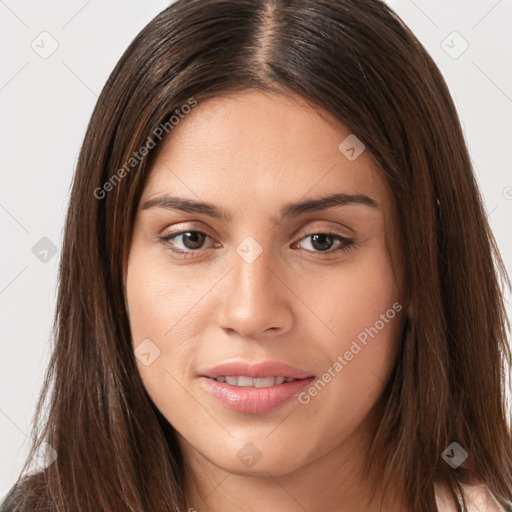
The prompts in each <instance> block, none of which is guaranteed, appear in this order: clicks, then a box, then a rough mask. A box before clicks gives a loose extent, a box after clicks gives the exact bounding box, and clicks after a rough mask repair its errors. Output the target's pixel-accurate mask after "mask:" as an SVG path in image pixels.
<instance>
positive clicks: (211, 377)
mask: <svg viewBox="0 0 512 512" xmlns="http://www.w3.org/2000/svg"><path fill="white" fill-rule="evenodd" d="M313 379H314V375H313V374H312V373H310V372H307V371H305V370H302V369H299V368H295V367H293V366H290V365H287V364H284V363H279V362H276V361H264V362H261V363H253V364H251V363H247V362H244V361H233V362H228V363H224V364H221V365H218V366H215V367H214V368H210V369H208V370H205V371H203V372H201V375H200V377H199V381H200V384H201V386H202V387H203V389H204V390H205V391H206V392H207V393H208V394H210V395H211V396H213V397H214V398H216V399H217V400H218V401H220V402H221V403H222V404H223V405H224V406H225V407H227V408H228V409H232V410H235V411H238V412H242V413H248V414H262V413H266V412H270V411H273V410H275V409H277V408H279V407H281V406H282V405H284V404H285V403H287V402H289V401H290V400H291V399H292V398H293V397H294V396H297V394H298V393H300V392H301V391H302V390H303V389H304V388H305V387H307V386H309V384H310V383H311V382H312V380H313Z"/></svg>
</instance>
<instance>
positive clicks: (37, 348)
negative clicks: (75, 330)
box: [0, 0, 512, 497]
mask: <svg viewBox="0 0 512 512" xmlns="http://www.w3.org/2000/svg"><path fill="white" fill-rule="evenodd" d="M388 3H389V4H390V5H391V7H393V9H395V10H396V12H397V13H398V14H399V15H400V16H401V17H402V19H403V20H404V21H405V22H406V23H407V24H408V25H409V27H410V28H411V29H412V30H413V32H414V33H415V34H416V35H417V37H418V38H419V39H420V41H421V42H422V43H423V44H424V45H425V46H426V48H427V50H428V51H429V52H430V54H431V55H432V56H433V58H434V60H435V61H436V62H437V64H438V65H439V67H440V69H441V71H442V73H443V75H444V77H445V79H446V81H447V83H448V85H449V88H450V91H451V93H452V96H453V98H454V101H455V103H456V106H457V109H458V111H459V114H460V116H461V119H462V123H463V127H464V130H465V136H466V140H467V143H468V146H469V149H470V153H471V157H472V160H473V163H474V165H475V170H476V173H477V179H478V181H479V183H480V186H481V191H482V194H483V196H484V199H485V203H486V208H487V212H488V217H489V220H490V223H491V226H492V228H493V230H494V233H495V236H496V238H497V241H498V245H499V247H500V249H501V251H502V255H503V257H504V259H505V262H506V265H507V268H508V270H509V272H511V267H512V265H511V263H512V241H511V237H510V220H511V218H512V173H511V170H510V164H511V146H512V66H511V53H512V30H511V27H512V2H511V1H510V0H499V1H497V0H435V1H432V0H429V1H426V0H415V1H412V0H389V1H388ZM168 4H169V2H168V1H162V0H151V1H148V0H145V1H144V2H143V1H142V0H123V1H121V0H115V1H114V0H110V1H109V2H106V1H103V2H100V1H99V0H89V1H86V0H68V1H67V2H65V3H64V2H57V1H45V2H41V1H36V0H26V1H23V2H21V1H16V0H0V35H1V36H0V37H1V39H2V43H1V45H0V62H1V65H0V120H1V121H0V150H1V154H0V162H1V173H0V179H1V181H0V228H1V230H0V235H1V244H0V250H1V252H0V315H1V316H0V319H1V324H0V335H1V341H0V391H1V393H0V497H1V496H3V495H5V494H6V493H7V491H8V490H9V489H10V488H11V487H12V485H13V484H14V482H15V480H16V478H17V476H18V471H19V470H20V468H21V464H22V461H23V458H24V457H25V455H26V452H27V448H28V440H27V433H28V432H29V430H30V422H31V419H32V415H33V413H34V407H35V403H36V400H37V398H38V393H39V390H40V387H41V384H42V377H43V372H44V370H45V367H46V364H47V362H48V358H49V337H50V328H51V323H52V319H53V313H54V303H55V297H56V283H57V268H58V260H59V256H60V246H61V243H62V229H63V223H64V217H65V208H66V205H67V201H68V194H69V190H70V184H71V179H72V175H73V171H74V168H75V164H76V159H77V155H78V150H79V148H80V145H81V142H82V138H83V136H84V133H85V129H86V126H87V122H88V120H89V117H90V115H91V113H92V110H93V107H94V105H95V102H96V99H97V96H98V94H99V93H100V91H101V88H102V87H103V85H104V83H105V81H106V79H107V77H108V74H109V73H110V71H111V70H112V68H113V67H114V65H115V63H116V62H117V60H118V59H119V57H120V56H121V54H122V52H123V51H124V50H125V48H126V47H127V46H128V44H129V43H130V42H131V40H132V39H133V38H134V36H135V35H136V34H137V33H138V32H139V30H140V29H142V28H143V26H144V25H146V24H147V23H148V22H149V21H150V20H151V19H152V18H153V17H154V16H155V15H156V14H157V13H158V12H160V11H161V10H162V9H164V8H165V7H166V6H167V5H168ZM45 31H46V32H48V33H49V34H50V35H51V36H47V35H43V36H40V34H41V33H42V32H45ZM453 31H456V32H458V33H459V34H460V36H461V37H462V38H463V39H464V40H466V41H467V43H468V44H469V47H468V49H467V50H466V51H465V52H464V53H462V54H461V55H460V56H459V57H458V58H452V57H451V56H450V55H449V54H448V53H447V52H446V51H445V49H444V48H446V46H450V47H452V48H451V50H450V49H449V48H446V49H447V50H448V51H450V52H452V54H454V52H458V51H459V50H460V49H461V48H463V47H462V46H461V44H464V42H463V40H462V39H461V38H460V37H458V36H452V35H450V34H452V32H453ZM448 36H450V37H448ZM447 37H448V39H447ZM41 38H46V39H44V40H43V42H41V41H42V39H41ZM53 39H54V40H55V41H56V43H54V44H58V48H57V50H56V51H55V52H54V53H53V54H52V55H51V56H49V57H48V58H46V59H43V58H41V57H40V56H39V55H38V53H36V51H34V50H33V49H32V47H31V44H33V45H34V46H36V47H37V45H39V48H41V50H39V51H43V48H42V47H43V46H44V48H45V49H46V50H48V49H51V44H52V40H53ZM33 41H34V43H33ZM443 41H445V42H444V43H443ZM507 234H508V236H507ZM43 237H46V238H48V239H49V240H50V241H51V242H52V243H53V244H54V245H55V247H56V254H55V255H54V256H53V257H51V258H50V256H51V253H49V255H48V261H46V262H42V261H40V259H38V258H37V257H36V256H35V255H34V254H33V252H32V248H33V247H34V245H35V244H36V243H38V242H39V241H40V240H41V238H43ZM507 299H508V307H509V312H510V309H511V308H510V302H511V300H510V297H509V296H507ZM70 420H72V419H70Z"/></svg>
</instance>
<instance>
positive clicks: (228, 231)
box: [125, 91, 406, 512]
mask: <svg viewBox="0 0 512 512" xmlns="http://www.w3.org/2000/svg"><path fill="white" fill-rule="evenodd" d="M349 134H350V130H349V129H348V128H347V127H346V126H345V125H343V124H342V123H340V122H339V121H338V120H336V119H335V118H334V117H332V116H331V115H330V114H329V113H328V112H325V111H323V110H320V109H318V108H313V107H312V106H311V105H310V104H308V103H306V102H305V101H304V100H303V99H302V98H301V97H299V96H285V95H281V94H275V93H266V92H262V91H244V92H243V93H238V94H235V95H230V96H226V97H218V98H210V99H207V100H204V101H200V102H199V104H198V105H197V106H196V107H195V108H194V109H193V110H192V112H191V113H190V114H188V115H187V116H186V117H185V118H184V119H183V120H182V121H181V122H180V123H179V125H177V126H176V127H175V128H174V129H173V131H172V132H171V134H170V135H171V137H170V138H168V139H164V141H162V142H161V143H160V145H159V146H158V148H157V150H158V152H157V154H156V155H155V156H156V158H155V160H154V161H153V164H152V169H151V173H150V175H149V178H148V180H147V183H146V186H145V189H144V191H143V193H142V197H141V201H140V206H142V205H143V204H144V203H145V202H146V201H148V200H149V199H153V198H156V197H159V196H162V195H163V194H172V195H174V196H179V197H183V198H188V199H191V200H197V201H204V202H208V203H212V204H213V205H215V206H216V207H218V208H222V209H224V210H226V211H228V212H229V213H230V214H231V215H232V219H231V220H230V221H229V222H226V221H223V220H220V219H216V218H213V217H211V216H208V215H205V214H199V213H188V212H182V211H178V210H171V209H166V208H162V207H153V208H147V209H142V208H139V210H138V212H137V216H136V222H135V225H134V230H133V237H132V241H131V246H130V250H129V254H128V259H127V263H126V276H125V277H126V280H125V286H126V298H127V305H128V310H129V317H130V327H131V332H132V338H133V347H134V348H136V347H137V346H138V345H139V344H140V343H141V342H142V341H143V340H145V339H149V340H151V342H152V343H154V345H155V346H157V347H158V349H159V350H160V355H159V356H158V357H157V358H156V359H154V361H153V362H151V364H149V365H148V366H145V365H144V364H142V363H141V361H140V360H139V359H137V365H138V369H139V372H140V375H141V378H142V381H143V383H144V386H145V387H146V389H147V391H148V393H149V395H150V397H151V399H152V400H153V401H154V403H155V405H156V406H157V407H158V409H159V410H160V411H161V412H162V414H163V415H164V416H165V417H166V418H167V420H168V421H169V422H170V423H171V424H172V425H173V426H174V428H175V429H176V431H177V435H178V440H179V443H180V446H181V448H182V451H183V454H184V457H185V463H186V465H187V467H188V468H189V471H188V475H189V476H188V477H187V478H188V484H187V495H188V500H189V505H190V507H193V508H195V509H197V510H198V511H202V510H212V511H219V510H222V511H225V512H231V511H233V512H234V511H237V512H238V511H239V510H244V511H261V510H279V511H281V512H292V511H293V512H295V511H298V510H307V511H310V512H315V511H325V510H332V509H333V504H334V503H335V504H336V510H337V511H338V512H345V511H347V512H348V511H350V512H357V511H363V510H368V509H371V510H381V511H394V512H396V511H397V510H401V508H402V501H401V499H400V498H399V497H398V496H397V495H396V493H394V491H393V489H391V490H390V491H389V492H390V497H389V499H387V500H385V501H384V503H383V504H382V507H381V508H379V506H378V505H377V503H378V501H379V499H380V497H381V496H380V493H377V495H376V496H375V497H374V499H373V500H370V498H369V492H368V485H367V482H365V481H364V479H363V478H362V477H361V475H360V468H361V464H362V462H363V457H364V454H365V452H366V450H367V447H368V443H369V442H370V439H371V436H372V432H373V430H372V429H373V427H372V425H373V423H372V421H371V420H372V418H373V417H374V416H373V415H374V412H375V406H376V404H377V401H378V399H379V397H380V396H381V395H382V392H383V389H384V387H385V383H386V381H387V380H388V378H389V375H390V373H391V371H392V368H393V364H394V361H395V358H396V350H397V345H398V341H399V339H400V332H401V323H402V321H403V316H404V314H405V312H406V307H405V305H404V306H403V308H402V310H401V311H400V312H399V313H397V314H396V315H395V316H394V318H393V319H392V320H389V321H388V322H387V323H385V326H384V328H382V329H381V330H380V331H379V332H378V335H376V336H375V337H374V338H373V339H372V338H369V342H368V344H367V345H366V346H364V348H363V349H362V350H361V351H360V352H359V353H358V354H357V355H356V356H354V357H353V359H352V360H350V361H349V362H348V364H347V365H346V366H344V367H343V369H342V371H340V372H338V373H337V374H336V376H335V377H334V378H332V380H331V381H330V382H329V383H328V384H327V385H326V386H325V388H324V389H323V390H322V391H321V392H320V393H318V394H317V396H314V397H311V400H310V401H309V403H307V404H301V403H299V402H298V401H297V400H296V399H292V400H291V401H290V402H288V403H286V404H285V405H284V406H282V407H280V408H279V409H277V410H275V411H272V412H269V413H265V414H259V415H253V414H243V413H240V412H236V411H232V410H229V409H227V408H225V407H224V406H223V405H222V404H221V403H220V402H218V401H217V400H216V399H215V398H213V397H211V396H210V395H209V394H208V393H206V392H205V391H204V390H203V388H202V387H201V386H200V385H199V383H198V375H199V373H200V371H201V370H205V369H206V368H211V367H212V366H214V365H216V364H219V363H221V362H225V361H228V360H232V359H237V358H238V359H245V360H249V361H252V362H255V361H258V362H259V361H263V360H276V361H280V362H284V363H287V364H290V365H292V366H296V367H298V368H302V369H305V370H308V371H310V372H311V373H313V374H314V375H315V376H317V377H320V376H322V375H323V374H324V373H325V372H326V371H327V370H328V368H330V367H332V366H333V363H334V362H335V361H336V360H337V357H338V356H339V355H343V354H345V352H347V350H349V349H350V346H351V344H352V342H353V340H355V339H356V337H357V335H358V334H360V333H361V332H362V331H364V329H365V328H367V327H369V326H373V325H375V323H376V321H377V320H379V319H380V318H381V315H382V314H385V313H386V311H387V310H388V309H390V308H391V307H392V305H393V304H394V303H398V304H399V305H403V304H404V303H403V300H404V298H403V293H402V290H403V283H402V280H403V278H402V265H401V262H400V260H399V254H398V238H397V235H396V230H395V225H396V222H395V218H396V217H395V214H396V212H395V209H394V205H393V200H392V195H391V192H390V190H389V188H388V187H387V185H386V183H385V181H384V179H383V177H382V175H381V173H380V172H379V170H378V168H377V166H376V164H375V162H374V160H373V159H372V158H371V156H370V155H369V153H368V152H367V151H364V152H363V153H362V154H361V155H360V156H359V157H358V158H357V159H356V160H354V161H350V160H349V159H347V158H346V157H345V156H344V154H342V153H341V152H340V150H339V149H338V146H339V144H340V143H341V141H343V140H344V139H345V138H346V137H347V136H348V135H349ZM333 192H346V193H351V194H366V195H367V196H369V197H370V198H372V199H373V200H374V201H375V202H376V204H377V206H378V207H369V206H366V205H362V204H348V205H341V206H335V207H332V208H329V209H326V210H323V211H314V212H307V213H303V214H301V215H299V216H297V217H290V218H284V219H280V217H279V212H280V210H281V208H282V207H283V205H285V204H287V203H290V202H295V201H299V200H304V199H307V198H317V197H320V196H323V195H327V194H331V193H333ZM187 231H200V232H203V233H206V234H207V235H208V236H206V237H204V238H203V239H201V238H199V239H197V238H192V239H190V236H189V237H188V238H187V236H178V237H176V238H174V240H170V241H162V237H164V236H167V235H170V234H176V233H178V232H187ZM326 232H327V233H329V232H334V233H335V234H337V235H340V236H343V237H346V238H352V239H354V240H355V242H356V245H355V246H353V247H351V248H349V249H348V250H346V251H341V250H338V251H336V249H339V248H340V247H343V243H340V242H338V241H336V239H333V240H332V241H331V242H330V243H329V242H328V241H327V242H326V241H325V238H324V239H323V240H320V241H319V243H317V244H314V241H313V237H312V235H314V234H319V233H326ZM386 232H387V235H386ZM308 235H309V236H308ZM199 236H200V235H199ZM248 236H251V237H253V238H254V239H255V240H256V241H257V242H258V244H259V245H260V247H261V249H262V252H261V254H260V255H259V256H258V257H257V258H256V259H255V261H253V262H252V263H247V262H246V261H244V259H242V258H241V257H240V256H239V255H238V253H237V252H236V249H237V247H238V246H239V245H240V244H241V242H242V241H244V239H245V238H246V237H248ZM386 236H387V237H388V247H389V248H390V252H388V251H387V250H386ZM194 242H195V243H196V245H193V244H194ZM173 243H174V247H175V248H177V249H182V250H185V251H188V252H189V254H187V255H186V256H187V257H185V258H184V257H183V255H180V254H175V253H172V252H171V251H170V249H171V247H173ZM201 244H202V245H201ZM322 248H323V249H322ZM392 262H393V264H392ZM247 443H252V445H254V446H255V447H256V448H257V450H258V452H259V454H261V458H260V459H259V460H258V462H257V463H256V464H254V465H253V466H251V467H248V466H247V465H245V464H244V463H242V461H241V460H240V459H239V458H238V457H237V453H238V452H239V450H240V449H241V448H242V447H244V446H245V445H246V444H247Z"/></svg>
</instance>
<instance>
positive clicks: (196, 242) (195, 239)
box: [162, 231, 211, 252]
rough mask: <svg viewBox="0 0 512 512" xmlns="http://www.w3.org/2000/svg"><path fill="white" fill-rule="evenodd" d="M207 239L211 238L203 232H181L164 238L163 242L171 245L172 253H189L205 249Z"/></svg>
mask: <svg viewBox="0 0 512 512" xmlns="http://www.w3.org/2000/svg"><path fill="white" fill-rule="evenodd" d="M207 238H211V237H210V236H209V235H207V234H206V233H203V232H202V231H181V232H179V233H173V234H172V235H167V236H165V237H162V242H164V243H166V244H169V245H171V251H175V252H188V251H197V250H199V249H203V248H204V247H203V244H204V242H205V240H206V239H207ZM175 240H177V241H175Z"/></svg>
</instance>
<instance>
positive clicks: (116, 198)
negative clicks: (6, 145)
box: [8, 0, 512, 512]
mask: <svg viewBox="0 0 512 512" xmlns="http://www.w3.org/2000/svg"><path fill="white" fill-rule="evenodd" d="M500 276H501V277H502V278H503V279H504V280H505V282H506V284H509V283H508V281H507V276H506V273H505V269H504V267H503V264H502V262H501V260H500V257H499V253H498V250H497V248H496V245H495V242H494V239H493V236H492V234H491V232H490V229H489V226H488V223H487V220H486V216H485V213H484V208H483V205H482V201H481V198H480V195H479V192H478V189H477V186H476V182H475V179H474V175H473V172H472V168H471V162H470V159H469V156H468V152H467V148H466V146H465V143H464V138H463V134H462V130H461V126H460V122H459V119H458V116H457V113H456V109H455V107H454V104H453V101H452V99H451V98H450V95H449V92H448V89H447V87H446V84H445V82H444V80H443V78H442V76H441V74H440V72H439V70H438V69H437V67H436V66H435V64H434V62H433V61H432V59H431V58H430V56H429V55H428V53H427V52H426V51H425V49H424V48H423V47H422V46H421V44H420V43H419V42H418V40H417V39H416V38H415V37H414V35H413V34H412V33H411V32H410V31H409V30H408V28H407V27H406V26H405V25H404V24H403V23H402V21H401V20H400V19H399V18H398V17H397V16H396V14H394V13H393V11H392V10H391V9H390V8H389V7H387V6H386V5H385V4H384V3H382V2H380V1H377V0H364V1H361V0H358V1H354V0H337V1H335V2H333V1H327V0H320V1H318V0H315V1H313V0H310V1H308V0H288V1H287V0H261V1H255V0H241V1H240V0H237V1H234V0H232V1H227V0H207V1H205V0H200V1H199V0H189V1H178V2H176V3H175V4H173V5H171V6H170V7H169V8H167V9H166V10H164V11H163V12H162V13H161V14H159V15H158V16H157V17H156V18H155V19H154V20H153V21H152V22H151V23H150V24H149V25H147V26H146V27H145V28H144V29H143V30H142V32H141V33H140V34H139V35H138V36H137V37H136V39H135V40H134V41H133V43H132V44H131V45H130V47H129V48H128V49H127V51H126V52H125V54H124V55H123V57H122V58H121V60H120V61H119V63H118V65H117V66H116V68H115V69H114V71H113V73H112V75H111V76H110V78H109V80H108V82H107V84H106V85H105V87H104V90H103V92H102V94H101V96H100V98H99V100H98V104H97V106H96V109H95V111H94V113H93V116H92V119H91V122H90V124H89V127H88V130H87V134H86V137H85V141H84V144H83V147H82V149H81V152H80V157H79V162H78V166H77V170H76V175H75V180H74V185H73V190H72V194H71V199H70V205H69V211H68V216H67V222H66V232H65V239H64V246H63V254H62V260H61V267H60V287H59V297H58V305H57V314H56V319H55V322H56V323H55V336H56V345H55V349H54V352H53V356H52V359H51V364H50V367H49V370H48V374H47V376H46V381H45V386H44V389H43V392H42V396H41V401H40V403H39V406H38V410H37V415H36V419H35V426H36V425H38V424H39V423H40V421H41V414H42V410H43V403H44V399H45V397H47V396H48V397H49V415H48V418H47V419H46V420H45V422H44V425H43V428H42V430H41V431H40V432H38V431H37V430H36V428H35V427H34V443H33V447H32V448H33V451H32V453H31V454H30V458H29V460H28V461H27V465H26V467H25V468H24V470H25V469H26V468H27V467H28V464H29V462H30V460H31V459H32V457H34V456H35V457H36V458H37V460H40V459H41V457H42V455H41V453H42V452H41V450H42V447H44V448H45V452H44V453H43V455H44V457H43V459H45V463H44V464H43V465H45V466H47V467H46V468H45V469H44V471H39V472H37V473H35V474H33V475H26V476H24V478H22V477H21V476H20V479H19V480H18V482H19V483H18V484H17V486H16V488H15V489H14V490H13V492H12V495H11V497H10V499H9V500H8V501H9V506H10V507H11V508H10V509H9V510H13V511H14V510H45V509H47V507H58V510H78V511H81V510H91V509H94V510H108V511H120V510H132V511H133V510H137V511H142V510H148V511H149V510H151V511H164V510H165V511H169V510H175V511H178V510H180V511H185V510H188V511H189V512H191V511H194V510H197V511H201V510H212V511H217V510H223V511H232V510H233V511H234V510H247V511H259V510H279V511H284V512H287V511H296V510H308V511H316V510H335V511H337V512H345V511H351V512H358V511H363V510H372V511H377V510H379V511H381V512H389V511H393V512H396V511H399V510H403V511H406V510H407V511H415V512H431V511H432V510H441V511H448V510H450V511H451V510H459V511H461V510H484V507H487V510H501V511H503V510H512V503H511V497H512V474H511V469H512V467H511V466H512V465H511V460H512V457H511V456H512V446H511V436H510V426H509V417H508V416H507V414H508V411H507V409H506V407H505V398H504V384H505V375H506V372H507V369H508V366H507V365H508V364H509V360H510V353H509V350H508V346H507V340H506V334H507V333H506V327H507V320H506V315H505V311H504V307H503V300H502V297H501V289H500V281H499V278H500ZM52 382H53V383H54V389H53V390H52V393H51V395H50V394H49V389H50V386H51V385H52Z"/></svg>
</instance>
